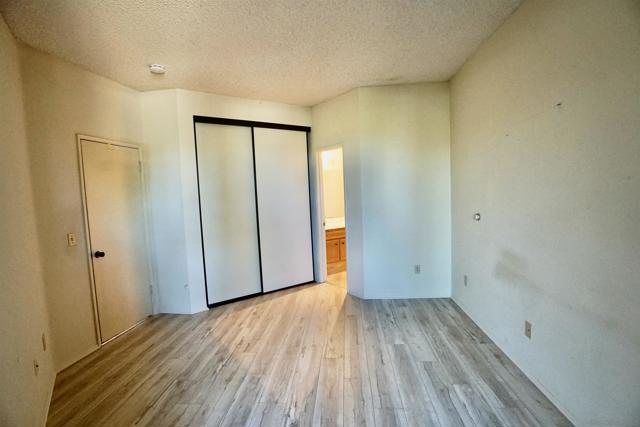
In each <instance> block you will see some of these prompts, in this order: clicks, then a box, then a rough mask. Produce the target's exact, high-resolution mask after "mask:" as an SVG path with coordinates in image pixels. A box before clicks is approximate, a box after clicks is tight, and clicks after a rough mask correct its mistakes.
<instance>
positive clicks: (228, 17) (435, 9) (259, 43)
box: [0, 0, 522, 105]
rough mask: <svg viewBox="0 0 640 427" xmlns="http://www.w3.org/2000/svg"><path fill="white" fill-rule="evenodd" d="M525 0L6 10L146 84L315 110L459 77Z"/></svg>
mask: <svg viewBox="0 0 640 427" xmlns="http://www.w3.org/2000/svg"><path fill="white" fill-rule="evenodd" d="M521 1H522V0H422V1H418V0H342V1H329V0H236V1H230V0H226V1H196V0H0V12H2V15H3V16H4V17H5V20H6V21H7V24H8V25H9V27H10V28H11V30H12V31H13V33H14V34H15V36H16V37H17V38H19V39H20V40H22V41H23V42H25V43H26V44H28V45H31V46H33V47H35V48H38V49H40V50H43V51H46V52H49V53H52V54H54V55H56V56H59V57H62V58H64V59H66V60H68V61H70V62H73V63H75V64H78V65H80V66H82V67H84V68H86V69H88V70H90V71H93V72H95V73H97V74H100V75H103V76H106V77H109V78H111V79H113V80H116V81H118V82H120V83H123V84H125V85H128V86H131V87H133V88H136V89H140V90H153V89H162V88H184V89H193V90H201V91H206V92H213V93H218V94H223V95H233V96H241V97H247V98H254V99H262V100H270V101H281V102H287V103H292V104H299V105H314V104H317V103H318V102H321V101H323V100H325V99H328V98H331V97H333V96H335V95H338V94H340V93H342V92H345V91H348V90H350V89H352V88H354V87H358V86H367V85H377V84H392V83H393V84H395V83H408V82H416V81H443V80H448V79H450V78H451V77H452V76H453V74H454V73H455V72H456V71H457V70H458V69H459V68H460V67H461V66H462V64H463V63H464V61H465V60H466V59H467V57H469V55H471V54H472V53H473V52H474V50H475V49H476V48H477V47H478V45H479V44H480V42H481V41H482V40H484V39H485V38H487V37H488V36H489V35H490V34H491V33H492V32H493V31H494V30H495V29H496V28H497V27H498V26H499V25H500V24H501V23H502V22H503V21H504V19H505V18H506V17H507V16H508V15H509V14H510V13H512V12H513V11H514V10H515V9H516V8H517V6H518V5H519V4H520V3H521ZM155 62H158V63H161V64H165V65H166V67H167V73H166V74H165V75H164V76H154V75H151V74H150V73H149V70H148V68H147V65H148V64H150V63H155Z"/></svg>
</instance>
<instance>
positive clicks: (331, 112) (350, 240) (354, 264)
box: [309, 90, 364, 298]
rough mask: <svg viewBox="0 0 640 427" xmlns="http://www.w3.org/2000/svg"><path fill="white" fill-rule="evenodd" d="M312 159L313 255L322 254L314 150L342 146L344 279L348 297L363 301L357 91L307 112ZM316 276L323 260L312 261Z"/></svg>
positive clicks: (315, 155)
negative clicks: (345, 255)
mask: <svg viewBox="0 0 640 427" xmlns="http://www.w3.org/2000/svg"><path fill="white" fill-rule="evenodd" d="M311 118H312V123H313V127H312V130H311V147H312V150H311V151H312V156H311V158H310V163H309V169H310V175H311V190H312V191H311V205H312V206H311V208H312V210H311V215H312V218H313V224H314V227H313V235H314V243H315V245H316V246H315V250H314V252H315V253H316V254H320V253H323V252H322V251H323V250H324V249H323V248H321V247H320V246H319V239H318V236H319V235H320V234H322V233H324V228H323V227H322V217H321V213H320V212H319V210H318V206H317V205H316V200H317V189H318V188H319V186H318V181H317V177H318V162H317V160H318V159H317V153H318V150H319V149H321V148H325V147H330V146H334V145H341V146H342V156H343V174H344V198H345V201H344V203H345V221H346V226H347V259H348V260H349V262H348V263H347V277H348V283H347V286H348V290H349V293H351V294H353V295H356V296H358V297H360V298H363V297H364V282H363V259H362V203H361V181H360V137H359V133H358V129H359V111H358V91H357V90H352V91H350V92H348V93H346V94H343V95H340V96H338V97H336V98H333V99H331V100H329V101H325V102H323V103H321V104H319V105H316V106H314V107H313V108H312V109H311ZM316 258H317V259H316V260H315V261H316V264H315V271H316V273H317V272H319V271H321V269H323V268H326V267H325V265H326V264H325V260H324V259H320V258H318V257H316Z"/></svg>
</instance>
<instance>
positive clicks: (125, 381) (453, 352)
mask: <svg viewBox="0 0 640 427" xmlns="http://www.w3.org/2000/svg"><path fill="white" fill-rule="evenodd" d="M344 277H345V273H340V274H338V275H334V276H330V281H329V283H327V284H323V285H307V286H304V287H299V288H294V289H290V290H286V291H283V292H279V293H273V294H269V295H265V296H262V297H259V298H255V299H251V300H245V301H241V302H238V303H234V304H230V305H226V306H222V307H218V308H215V309H213V310H210V311H208V312H206V313H200V314H197V315H193V316H187V315H159V316H155V317H153V318H151V319H149V320H148V321H147V322H145V323H143V324H142V325H141V326H139V327H137V328H136V329H134V330H132V331H131V332H129V333H127V334H126V335H124V336H122V337H120V338H118V339H117V340H115V341H113V342H111V343H109V344H107V345H106V346H104V347H103V348H102V349H101V350H99V351H97V352H95V353H93V354H92V355H90V356H88V357H86V358H85V359H83V360H81V361H80V362H78V363H76V364H75V365H73V366H72V367H70V368H68V369H67V370H65V371H64V372H62V373H61V374H60V375H58V378H57V379H56V385H55V390H54V395H53V400H52V403H51V408H50V413H49V419H48V423H47V424H48V425H49V426H83V427H84V426H110V427H119V426H133V425H135V426H153V427H163V426H285V425H286V426H300V427H306V426H381V427H389V426H439V427H448V426H474V427H475V426H477V427H480V426H513V427H521V426H536V427H550V426H570V425H571V424H570V423H569V422H568V421H567V420H566V419H565V418H564V417H563V416H562V414H561V413H560V412H558V410H557V409H556V408H555V407H554V406H553V405H552V404H551V402H549V400H547V399H546V398H545V397H544V395H543V394H542V393H540V391H538V389H537V388H536V387H535V386H534V385H533V384H532V383H531V382H530V381H529V380H528V379H527V378H526V377H525V376H524V375H523V374H522V372H521V371H520V370H519V369H518V368H516V367H515V365H514V364H513V363H512V362H511V361H510V360H509V359H508V358H507V357H506V356H505V355H504V354H503V353H502V352H501V351H500V350H499V349H498V348H497V347H496V346H495V345H494V344H493V343H492V342H491V341H490V340H489V339H488V338H487V337H486V336H485V335H484V334H483V333H482V331H480V329H478V327H477V326H475V324H474V323H473V322H472V321H471V320H470V319H469V318H468V317H467V316H465V314H464V313H463V312H462V311H461V310H460V309H459V308H458V307H457V306H456V305H455V303H453V302H452V301H451V300H450V299H436V300H385V301H363V300H359V299H357V298H353V297H351V296H348V295H346V292H345V287H344Z"/></svg>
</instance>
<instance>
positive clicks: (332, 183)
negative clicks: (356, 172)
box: [322, 148, 344, 218]
mask: <svg viewBox="0 0 640 427" xmlns="http://www.w3.org/2000/svg"><path fill="white" fill-rule="evenodd" d="M322 202H323V204H324V216H325V218H344V176H343V172H342V148H334V149H332V150H327V151H323V152H322Z"/></svg>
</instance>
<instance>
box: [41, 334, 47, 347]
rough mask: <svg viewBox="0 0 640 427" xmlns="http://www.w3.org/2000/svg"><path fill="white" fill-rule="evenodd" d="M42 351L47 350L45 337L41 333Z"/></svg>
mask: <svg viewBox="0 0 640 427" xmlns="http://www.w3.org/2000/svg"><path fill="white" fill-rule="evenodd" d="M42 351H47V337H46V336H45V335H44V332H43V333H42Z"/></svg>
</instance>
